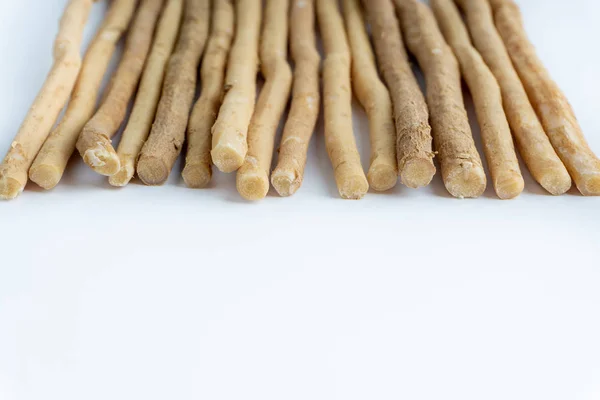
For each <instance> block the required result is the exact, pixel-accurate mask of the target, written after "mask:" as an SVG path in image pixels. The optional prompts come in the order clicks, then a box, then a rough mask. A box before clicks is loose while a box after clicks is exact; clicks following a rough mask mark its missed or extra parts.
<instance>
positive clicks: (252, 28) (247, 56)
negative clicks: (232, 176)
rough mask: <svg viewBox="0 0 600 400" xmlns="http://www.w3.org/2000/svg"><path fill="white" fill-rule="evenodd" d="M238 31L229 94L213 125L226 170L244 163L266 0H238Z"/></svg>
mask: <svg viewBox="0 0 600 400" xmlns="http://www.w3.org/2000/svg"><path fill="white" fill-rule="evenodd" d="M235 14H236V31H235V39H234V41H233V46H232V48H231V52H230V54H229V61H228V64H227V74H226V76H225V97H224V98H223V104H222V105H221V108H220V109H219V115H218V117H217V120H216V121H215V124H214V125H213V127H212V135H213V136H212V151H211V156H212V160H213V163H214V164H215V165H216V166H217V168H218V169H219V170H221V171H222V172H233V171H236V170H237V169H238V168H239V167H241V166H242V163H243V162H244V158H245V157H246V153H247V151H248V140H247V139H248V126H249V125H250V119H251V118H252V114H253V113H254V106H255V102H256V74H257V73H258V47H259V40H260V25H261V18H262V0H238V1H237V2H236V5H235Z"/></svg>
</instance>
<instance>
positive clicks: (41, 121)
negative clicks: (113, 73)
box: [0, 0, 93, 200]
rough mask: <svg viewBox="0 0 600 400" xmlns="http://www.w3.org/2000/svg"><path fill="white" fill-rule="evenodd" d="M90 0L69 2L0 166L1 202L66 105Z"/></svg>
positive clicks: (21, 184)
mask: <svg viewBox="0 0 600 400" xmlns="http://www.w3.org/2000/svg"><path fill="white" fill-rule="evenodd" d="M92 3H93V1H92V0H70V1H69V3H68V4H67V7H66V8H65V11H64V13H63V15H62V18H61V20H60V26H59V31H58V34H57V36H56V39H55V41H54V54H53V57H54V62H53V65H52V69H51V70H50V73H49V74H48V76H47V78H46V81H45V82H44V85H43V87H42V89H41V90H40V92H39V93H38V95H37V97H36V99H35V101H34V102H33V105H32V106H31V108H30V109H29V112H28V113H27V116H26V117H25V120H24V121H23V124H22V125H21V128H20V129H19V132H18V133H17V135H16V136H15V138H14V139H13V142H12V144H11V146H10V149H9V151H8V153H7V154H6V157H5V158H4V161H3V162H2V164H0V199H3V200H10V199H14V198H15V197H17V196H18V195H19V194H20V193H21V192H22V191H23V189H24V188H25V185H26V184H27V172H28V171H29V167H30V166H31V164H32V163H33V160H34V158H35V157H36V156H37V154H38V152H39V150H40V148H41V147H42V145H43V144H44V141H45V140H46V138H47V137H48V134H49V133H50V130H51V129H52V125H54V123H55V122H56V119H57V118H58V115H59V114H60V112H61V110H62V109H63V107H64V106H65V103H66V102H67V100H68V98H69V96H70V94H71V91H72V90H73V87H74V86H75V81H76V80H77V75H78V74H79V70H80V68H81V54H80V51H81V50H80V47H81V41H82V38H83V29H84V27H85V24H86V22H87V19H88V16H89V13H90V10H91V8H92Z"/></svg>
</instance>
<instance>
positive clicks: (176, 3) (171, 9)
mask: <svg viewBox="0 0 600 400" xmlns="http://www.w3.org/2000/svg"><path fill="white" fill-rule="evenodd" d="M183 3H184V0H168V2H167V4H166V5H165V8H164V9H163V12H162V15H161V17H160V20H159V22H158V25H157V28H156V34H155V38H154V42H153V44H152V50H150V55H149V56H148V60H147V61H146V66H145V67H144V73H143V75H142V79H141V81H140V87H139V89H138V92H137V95H136V99H135V104H134V106H133V109H132V111H131V116H130V117H129V122H128V123H127V127H126V128H125V130H124V131H123V135H122V136H121V141H120V142H119V148H118V150H117V156H118V157H119V164H120V165H121V168H120V169H119V172H117V173H116V174H114V175H113V176H111V177H109V178H108V182H109V183H110V184H111V185H113V186H125V185H127V184H128V183H129V181H131V178H133V175H134V174H135V163H136V160H137V156H138V154H139V153H140V150H141V149H142V146H143V145H144V142H145V141H146V139H147V138H148V134H149V133H150V129H151V128H152V122H153V121H154V116H155V115H156V108H157V106H158V101H159V99H160V90H161V88H162V84H163V79H164V76H165V70H166V68H167V62H168V61H169V57H170V56H171V53H172V52H173V48H174V47H175V42H176V40H177V33H178V32H179V25H180V23H181V15H182V12H183ZM110 150H111V149H110V148H109V151H110Z"/></svg>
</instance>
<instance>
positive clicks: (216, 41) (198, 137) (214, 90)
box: [182, 0, 235, 188]
mask: <svg viewBox="0 0 600 400" xmlns="http://www.w3.org/2000/svg"><path fill="white" fill-rule="evenodd" d="M234 27H235V14H234V6H233V2H232V0H214V2H213V16H212V27H211V33H210V37H209V39H208V44H207V45H206V54H205V55H204V60H203V61H202V70H201V72H200V74H201V81H202V94H201V95H200V98H199V99H198V101H197V102H196V105H195V106H194V109H193V111H192V115H191V117H190V122H189V126H188V131H187V138H188V144H187V154H186V157H185V168H184V169H183V173H182V176H183V180H184V182H185V184H186V185H187V186H188V187H190V188H203V187H206V186H207V185H208V183H209V182H210V179H211V177H212V161H211V157H210V150H211V148H212V135H211V132H210V130H211V128H212V126H213V124H214V123H215V120H216V119H217V113H218V112H219V107H220V106H221V100H222V98H223V81H224V79H225V69H226V66H227V55H228V54H229V49H230V48H231V41H232V39H233V33H234V32H233V31H234Z"/></svg>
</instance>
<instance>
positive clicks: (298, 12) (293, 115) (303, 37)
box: [271, 0, 321, 196]
mask: <svg viewBox="0 0 600 400" xmlns="http://www.w3.org/2000/svg"><path fill="white" fill-rule="evenodd" d="M314 13H315V9H314V0H295V1H292V4H291V13H290V47H291V52H292V57H293V59H294V63H295V67H294V88H293V93H292V105H291V107H290V112H289V115H288V119H287V121H286V124H285V127H284V128H283V137H282V139H281V144H280V148H279V159H278V162H277V167H276V168H275V170H273V173H272V175H271V183H272V184H273V187H274V188H275V190H277V193H279V195H280V196H291V195H292V194H294V193H296V191H297V190H298V189H299V188H300V186H301V185H302V180H303V179H304V169H305V167H306V157H307V153H308V145H309V143H310V139H311V137H312V135H313V132H314V129H315V125H316V124H317V118H318V117H319V108H320V102H321V93H320V91H319V69H320V64H321V56H320V55H319V52H318V51H317V47H316V44H315V43H316V35H315V14H314Z"/></svg>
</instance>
